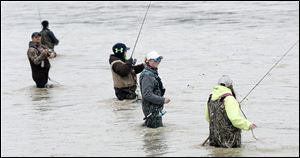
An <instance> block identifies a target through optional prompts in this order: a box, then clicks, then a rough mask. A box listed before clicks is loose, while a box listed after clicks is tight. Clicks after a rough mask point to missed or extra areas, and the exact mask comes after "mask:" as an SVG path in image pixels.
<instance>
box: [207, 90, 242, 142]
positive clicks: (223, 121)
mask: <svg viewBox="0 0 300 158" xmlns="http://www.w3.org/2000/svg"><path fill="white" fill-rule="evenodd" d="M211 96H212V94H211V95H210V96H209V99H208V102H207V106H208V113H209V120H210V121H209V143H210V145H211V146H216V147H223V148H232V147H240V145H241V130H240V129H238V128H236V127H234V126H233V125H232V123H231V122H230V120H229V118H228V116H227V114H226V111H225V105H224V99H225V98H226V97H227V96H232V94H230V93H226V94H224V95H222V96H221V97H220V98H219V99H218V100H215V101H213V100H211Z"/></svg>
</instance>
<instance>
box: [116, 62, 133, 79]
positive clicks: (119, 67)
mask: <svg viewBox="0 0 300 158" xmlns="http://www.w3.org/2000/svg"><path fill="white" fill-rule="evenodd" d="M112 69H113V71H114V72H115V73H117V74H118V75H120V76H121V77H125V76H127V75H128V74H129V73H130V72H131V71H132V66H131V64H129V63H125V64H123V63H121V62H117V63H114V64H113V67H112Z"/></svg>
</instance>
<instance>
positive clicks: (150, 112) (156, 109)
mask: <svg viewBox="0 0 300 158" xmlns="http://www.w3.org/2000/svg"><path fill="white" fill-rule="evenodd" d="M162 58H163V57H162V56H160V55H159V54H158V53H157V52H155V51H152V52H150V53H148V54H147V57H146V60H145V63H146V66H145V69H144V70H143V72H142V73H141V75H140V89H141V93H142V107H143V113H144V116H145V118H144V120H145V124H144V125H146V126H147V127H150V128H157V127H161V126H163V123H162V115H164V113H165V111H163V108H164V104H167V103H169V102H170V99H169V98H165V97H164V94H165V91H166V90H165V88H164V86H163V83H162V81H161V79H160V77H159V76H158V72H157V70H158V65H159V63H160V61H161V59H162Z"/></svg>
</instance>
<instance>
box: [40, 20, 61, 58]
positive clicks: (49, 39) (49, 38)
mask: <svg viewBox="0 0 300 158" xmlns="http://www.w3.org/2000/svg"><path fill="white" fill-rule="evenodd" d="M41 24H42V26H43V29H42V31H41V32H40V33H41V35H42V41H41V42H42V44H43V45H45V46H47V47H48V48H49V49H50V51H52V52H54V53H55V51H54V46H55V45H58V43H59V40H58V39H57V38H56V37H55V35H54V33H53V32H52V31H51V30H50V29H49V22H48V21H47V20H44V21H42V23H41ZM55 55H56V53H55Z"/></svg>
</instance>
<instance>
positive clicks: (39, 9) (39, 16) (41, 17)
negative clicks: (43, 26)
mask: <svg viewBox="0 0 300 158" xmlns="http://www.w3.org/2000/svg"><path fill="white" fill-rule="evenodd" d="M38 10H39V17H40V22H42V16H41V11H40V7H38Z"/></svg>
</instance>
